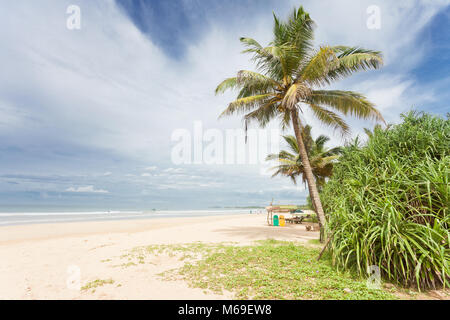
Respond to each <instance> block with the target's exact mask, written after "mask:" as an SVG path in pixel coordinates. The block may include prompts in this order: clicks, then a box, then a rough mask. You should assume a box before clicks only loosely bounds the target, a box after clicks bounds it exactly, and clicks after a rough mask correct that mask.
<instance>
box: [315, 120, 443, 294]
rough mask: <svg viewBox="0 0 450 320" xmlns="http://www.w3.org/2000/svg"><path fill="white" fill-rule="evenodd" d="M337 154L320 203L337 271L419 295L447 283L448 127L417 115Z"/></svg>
mask: <svg viewBox="0 0 450 320" xmlns="http://www.w3.org/2000/svg"><path fill="white" fill-rule="evenodd" d="M402 118H403V123H401V124H399V125H396V126H391V127H390V129H387V130H383V129H381V128H375V130H374V132H373V134H372V135H371V136H369V140H368V142H367V143H366V145H365V146H362V147H360V146H359V145H358V143H353V144H352V145H349V146H347V147H345V148H344V150H343V154H342V156H341V157H340V162H339V163H338V164H336V165H335V167H334V172H333V176H332V177H331V179H330V180H329V182H328V183H327V184H326V185H325V187H324V189H323V191H322V193H321V198H322V201H323V203H324V208H325V212H326V214H327V221H328V232H329V233H330V234H331V233H333V236H332V239H331V241H330V246H329V249H330V251H331V253H332V257H333V261H334V263H335V264H336V265H337V266H338V267H339V268H343V269H354V270H356V271H357V272H358V273H359V274H360V275H367V274H368V267H369V266H373V265H375V266H378V267H379V268H380V272H381V275H382V276H383V277H384V278H385V279H387V280H389V281H392V282H396V283H398V284H402V285H405V286H411V285H414V286H417V287H418V288H419V289H426V288H436V287H442V286H448V285H449V282H450V280H449V279H450V269H449V260H450V248H449V242H450V234H449V226H450V221H449V216H448V204H449V175H450V154H449V153H450V120H449V118H448V117H447V119H444V118H441V117H438V116H433V115H430V114H425V113H417V112H410V113H408V114H404V115H402Z"/></svg>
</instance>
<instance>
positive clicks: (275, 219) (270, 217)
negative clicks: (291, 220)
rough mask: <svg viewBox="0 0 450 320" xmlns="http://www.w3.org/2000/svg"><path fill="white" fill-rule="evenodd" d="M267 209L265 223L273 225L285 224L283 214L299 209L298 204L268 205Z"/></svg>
mask: <svg viewBox="0 0 450 320" xmlns="http://www.w3.org/2000/svg"><path fill="white" fill-rule="evenodd" d="M266 210H267V224H268V225H269V226H274V227H278V226H280V227H284V226H286V221H287V219H285V217H284V215H283V214H287V213H293V212H296V211H298V210H299V207H298V206H294V205H279V206H277V205H270V206H268V207H266Z"/></svg>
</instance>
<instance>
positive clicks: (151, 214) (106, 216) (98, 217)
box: [0, 209, 262, 227]
mask: <svg viewBox="0 0 450 320" xmlns="http://www.w3.org/2000/svg"><path fill="white" fill-rule="evenodd" d="M261 211H262V209H210V210H209V209H206V210H161V211H158V210H156V211H126V210H124V211H91V212H14V213H0V227H1V226H12V225H23V224H39V223H61V222H83V221H113V220H133V219H134V220H137V219H158V218H177V217H202V216H204V217H206V216H220V215H239V214H249V213H256V212H261Z"/></svg>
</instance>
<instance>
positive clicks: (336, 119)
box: [309, 103, 350, 135]
mask: <svg viewBox="0 0 450 320" xmlns="http://www.w3.org/2000/svg"><path fill="white" fill-rule="evenodd" d="M309 106H310V108H311V110H312V111H313V113H314V115H315V117H316V118H317V119H319V120H320V121H321V122H322V123H324V124H326V125H327V126H329V127H332V128H333V129H334V130H340V131H341V133H342V134H343V135H348V134H349V133H350V127H349V126H348V124H347V123H346V122H345V121H344V119H342V118H341V117H340V116H339V115H337V114H336V113H334V112H333V111H330V110H328V109H326V108H324V107H322V106H320V105H317V104H314V103H309Z"/></svg>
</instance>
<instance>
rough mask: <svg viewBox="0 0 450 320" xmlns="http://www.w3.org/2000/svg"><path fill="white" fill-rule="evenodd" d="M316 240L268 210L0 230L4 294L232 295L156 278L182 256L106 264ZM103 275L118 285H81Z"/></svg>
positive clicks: (0, 281)
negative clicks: (186, 249) (185, 247)
mask: <svg viewBox="0 0 450 320" xmlns="http://www.w3.org/2000/svg"><path fill="white" fill-rule="evenodd" d="M317 238H318V233H317V232H308V231H306V230H305V227H304V226H302V225H296V226H292V225H289V226H288V227H285V228H280V227H278V228H276V227H269V226H267V223H266V216H265V215H264V214H260V215H256V214H253V215H250V214H248V215H239V216H237V215H233V216H220V217H217V216H215V217H200V218H170V219H154V220H129V221H107V222H104V221H102V222H84V223H64V224H40V225H24V226H9V227H0V299H230V298H232V296H231V295H229V294H224V295H214V294H211V293H206V292H204V291H203V290H202V289H194V288H189V287H188V286H187V284H186V283H185V282H183V281H166V280H162V279H161V278H160V277H159V276H157V275H158V274H159V273H161V272H163V271H166V270H170V269H173V268H177V267H180V266H181V265H182V263H183V262H180V261H178V259H176V258H171V257H168V256H167V257H161V256H159V257H156V256H155V257H154V259H153V260H152V263H149V264H147V263H146V264H139V265H137V266H133V267H129V268H124V267H117V266H113V265H112V264H111V263H106V261H112V260H114V261H115V260H118V259H120V258H119V257H120V256H121V255H123V254H125V253H127V252H129V251H130V250H132V249H133V248H135V247H139V246H145V245H152V244H176V243H192V242H197V241H201V242H209V243H211V242H239V243H242V244H246V243H251V242H252V241H254V240H263V239H277V240H296V241H308V240H309V239H317ZM110 259H111V260H110ZM77 279H79V281H78V280H77ZM97 279H101V280H106V279H113V280H114V283H113V284H105V285H103V286H100V287H97V288H96V289H95V291H94V290H81V291H80V290H77V289H76V284H77V281H78V283H80V284H81V286H84V285H86V284H87V283H89V282H91V281H95V280H97Z"/></svg>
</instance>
